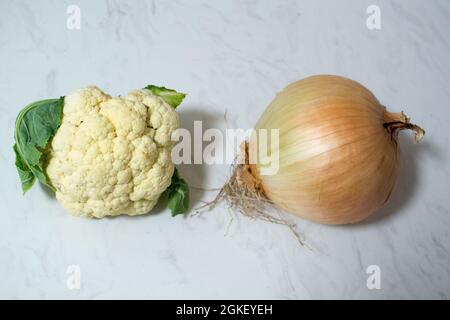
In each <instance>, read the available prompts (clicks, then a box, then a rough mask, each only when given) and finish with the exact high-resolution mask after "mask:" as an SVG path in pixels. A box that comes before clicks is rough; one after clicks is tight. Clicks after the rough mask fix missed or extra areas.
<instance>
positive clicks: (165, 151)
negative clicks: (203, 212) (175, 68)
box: [14, 86, 188, 218]
mask: <svg viewBox="0 0 450 320" xmlns="http://www.w3.org/2000/svg"><path fill="white" fill-rule="evenodd" d="M175 94H177V95H178V96H176V95H175ZM179 95H182V96H179ZM174 98H175V99H178V101H175V102H174V100H173V99H174ZM182 98H184V94H180V93H177V92H175V91H173V90H170V89H166V88H164V87H155V86H148V87H146V89H142V90H135V91H132V92H131V93H129V94H128V96H126V97H117V98H112V97H111V96H109V95H108V94H106V93H104V92H103V91H101V90H100V89H99V88H97V87H95V86H91V87H87V88H84V89H80V90H78V91H76V92H74V93H72V94H71V95H68V96H66V97H65V98H61V99H63V100H62V101H61V99H53V100H44V102H45V103H44V102H37V103H35V104H32V105H35V107H34V108H31V110H33V112H34V113H35V115H31V116H30V115H29V113H30V109H28V110H27V108H28V107H27V108H25V109H24V110H23V111H22V113H23V114H22V113H21V114H22V118H21V114H19V117H18V120H17V122H16V145H15V146H14V150H15V151H16V166H17V168H18V171H19V176H20V178H21V180H22V187H23V190H24V192H25V191H26V190H28V189H29V188H30V187H31V186H32V184H33V182H34V178H35V177H36V178H38V179H39V180H40V181H41V182H43V183H44V184H46V185H47V186H49V187H50V188H52V189H53V190H54V191H55V193H56V198H57V199H58V201H59V202H60V203H61V204H62V206H63V207H64V208H66V209H67V210H68V211H70V212H71V213H73V214H75V215H79V216H85V217H95V218H102V217H104V216H116V215H120V214H127V215H139V214H144V213H147V212H149V211H150V210H151V209H152V208H153V207H154V206H155V204H156V203H157V201H158V198H159V197H160V196H161V194H162V193H163V192H164V191H165V190H166V189H168V188H169V186H171V183H173V182H175V188H176V187H178V186H179V183H180V181H182V182H183V183H184V184H185V182H184V180H182V179H181V178H179V175H178V173H177V174H174V165H173V163H172V161H171V150H172V141H171V135H172V132H173V131H174V130H175V129H176V128H178V125H179V120H178V114H177V113H176V111H175V109H174V107H173V106H174V105H175V107H176V106H177V105H178V104H179V103H180V102H181V100H182ZM58 107H60V109H61V110H62V114H60V115H59V119H60V123H57V122H58V121H57V118H58V115H55V114H54V113H57V112H56V111H58ZM61 110H59V112H60V113H61ZM24 111H26V112H24ZM36 114H38V115H39V117H37V116H36ZM27 116H28V118H27ZM52 117H53V118H55V119H56V120H55V119H53V118H52ZM40 118H45V119H44V121H41V122H43V123H38V124H35V123H34V122H35V120H30V119H40ZM27 119H28V120H27ZM26 121H28V123H26ZM30 121H31V123H30ZM52 121H54V124H53V125H50V126H49V125H48V124H49V123H50V124H51V123H52ZM22 122H25V126H26V127H36V128H37V129H36V130H28V131H30V132H31V133H33V132H37V133H35V136H38V137H40V136H43V137H41V138H38V139H35V140H37V141H36V143H35V148H36V149H37V151H38V152H40V153H41V154H39V155H36V154H34V153H33V152H29V149H30V148H29V147H28V146H27V145H28V143H23V142H24V141H28V139H29V138H30V137H29V136H25V137H21V132H22V131H23V128H22V127H23V125H22V127H21V123H22ZM45 122H47V124H46V123H45ZM55 126H57V127H56V128H53V127H55ZM40 127H43V128H40ZM49 127H50V129H49ZM39 128H40V130H38V129H39ZM31 129H33V128H31ZM52 130H53V132H52ZM39 132H40V133H39ZM31 133H28V135H31ZM34 138H36V137H34ZM39 147H40V148H39ZM42 148H45V150H44V151H42V150H41V149H42ZM30 155H31V156H30ZM33 155H34V158H33ZM36 158H38V159H37V160H36ZM27 169H29V170H28V171H27ZM174 179H175V181H174ZM30 180H32V181H30ZM186 189H187V187H186V186H184V191H186ZM169 191H171V192H170V193H172V195H174V196H176V199H175V200H174V199H169V203H172V204H173V203H174V202H177V203H178V211H183V212H184V211H185V209H187V208H183V210H180V208H179V204H180V201H181V203H182V205H183V206H184V207H187V204H186V201H188V195H187V194H186V193H185V194H184V196H183V197H182V198H179V195H180V193H179V192H178V191H177V190H175V189H173V190H170V188H169ZM169 198H170V195H169ZM176 207H177V204H175V206H174V207H171V209H172V213H174V208H175V209H176ZM175 211H176V210H175ZM176 213H180V212H175V214H176Z"/></svg>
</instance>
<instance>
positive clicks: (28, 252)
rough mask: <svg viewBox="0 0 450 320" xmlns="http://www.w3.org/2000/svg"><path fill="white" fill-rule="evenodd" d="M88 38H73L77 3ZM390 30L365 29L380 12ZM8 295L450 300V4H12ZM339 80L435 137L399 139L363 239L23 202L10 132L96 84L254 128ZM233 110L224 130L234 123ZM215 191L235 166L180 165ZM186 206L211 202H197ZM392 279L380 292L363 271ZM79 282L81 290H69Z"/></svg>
mask: <svg viewBox="0 0 450 320" xmlns="http://www.w3.org/2000/svg"><path fill="white" fill-rule="evenodd" d="M69 4H77V5H78V6H79V7H80V9H81V29H80V30H69V29H67V28H66V20H67V17H68V15H67V14H66V9H67V5H69ZM371 4H376V5H378V6H379V7H380V9H381V30H369V29H368V28H367V27H366V19H367V17H368V14H367V13H366V9H367V7H368V6H369V5H371ZM0 12H1V13H2V18H1V20H0V92H1V94H0V135H1V141H0V142H1V146H2V147H1V149H0V157H1V159H0V161H1V163H0V166H1V168H0V172H1V182H0V201H1V209H0V298H69V299H70V298H89V299H90V298H212V299H214V298H255V299H258V298H275V299H285V298H288V299H295V298H352V299H353V298H370V299H378V298H449V297H450V253H449V251H450V239H449V227H450V214H449V213H450V212H449V200H448V198H449V186H450V171H449V169H450V167H449V156H450V152H449V150H450V148H449V139H448V132H449V129H448V124H449V120H450V119H449V118H450V116H449V113H448V112H449V111H448V110H449V102H450V86H449V82H450V40H449V39H450V35H449V31H450V20H449V16H450V2H449V1H419V0H417V1H406V0H404V1H400V0H397V1H356V0H355V1H331V0H329V1H272V0H267V1H249V0H247V1H241V0H239V1H238V0H235V1H206V0H205V1H192V0H190V1H187V0H186V1H161V0H155V1H77V0H73V1H70V2H69V1H56V0H55V1H6V0H0ZM318 73H332V74H340V75H343V76H347V77H350V78H353V79H355V80H357V81H359V82H361V83H363V84H364V85H366V86H367V87H368V88H370V89H371V90H372V91H373V92H374V93H375V95H376V96H377V97H378V98H379V99H380V101H381V102H382V103H383V104H385V105H386V106H388V108H389V109H390V110H392V111H400V110H404V111H405V112H406V113H407V115H408V116H410V117H411V118H412V120H413V121H415V122H417V123H418V124H420V125H421V126H423V127H424V128H425V129H426V131H427V134H426V136H425V139H424V141H423V143H421V144H419V145H414V144H413V143H412V136H411V135H410V134H405V133H403V134H402V136H401V139H400V140H401V147H402V153H403V154H402V156H403V158H402V166H403V167H402V171H401V175H400V178H399V181H398V184H397V187H396V189H395V192H394V194H393V195H392V197H391V199H390V201H389V203H388V205H387V206H386V207H384V208H383V209H382V210H381V211H380V212H379V213H378V214H377V215H376V216H375V217H373V218H371V219H370V220H368V221H366V222H364V223H361V224H358V225H353V226H323V225H317V224H313V223H309V222H306V221H303V220H300V219H296V220H295V221H296V222H297V225H298V228H299V230H300V231H301V233H302V234H303V235H304V237H305V238H306V241H307V243H308V244H309V246H310V247H311V250H309V249H307V248H304V247H300V246H298V244H297V243H296V242H295V240H294V239H293V236H292V234H291V233H289V232H288V231H287V230H286V228H283V227H281V226H276V225H271V224H268V223H264V222H259V221H252V220H249V219H246V218H242V217H235V219H234V220H233V222H232V223H231V226H230V228H229V229H228V231H227V225H228V224H229V222H230V214H229V211H228V210H227V209H226V208H225V207H224V206H222V207H219V208H217V209H215V210H214V211H211V212H208V213H205V214H204V215H203V216H202V217H186V218H183V217H176V218H171V216H170V213H169V211H168V210H162V209H159V210H156V211H157V212H155V213H154V214H149V215H146V216H142V217H135V218H129V217H119V218H115V219H103V220H88V219H83V218H77V217H73V216H71V215H69V214H68V213H67V212H65V211H64V209H62V208H61V206H60V205H59V204H58V203H57V201H56V200H55V199H54V197H53V196H52V195H51V194H50V193H49V192H47V191H46V190H44V188H42V187H41V186H35V187H34V188H33V189H32V190H31V191H30V192H29V193H28V194H27V195H26V196H22V194H21V190H20V184H19V180H18V176H17V173H16V170H15V167H14V155H13V152H12V149H11V146H12V144H13V132H14V120H15V117H16V115H17V113H18V112H19V110H20V109H21V108H23V107H24V106H25V105H27V104H28V103H30V102H32V101H34V100H40V99H44V98H48V97H59V96H61V95H67V94H68V93H70V92H72V91H73V90H75V89H77V88H80V87H84V86H86V85H90V84H95V85H98V86H99V87H100V88H102V89H104V90H105V91H106V92H109V93H110V94H113V95H118V94H126V93H127V92H128V91H130V90H132V89H135V88H141V87H143V86H145V85H147V84H150V83H153V84H160V85H166V86H168V87H173V88H175V89H178V90H180V91H183V92H187V93H188V96H187V98H186V100H185V102H184V103H183V105H182V106H181V107H180V114H181V118H182V126H183V127H186V128H192V123H193V121H194V120H203V121H204V124H205V126H208V127H219V128H226V127H230V128H238V127H239V128H251V127H252V126H253V125H254V124H255V122H256V120H257V118H258V116H259V115H260V114H261V113H262V111H263V110H264V109H265V107H266V106H267V104H268V103H269V102H270V100H271V99H272V98H273V97H274V95H275V93H276V92H277V91H279V90H280V89H282V88H283V87H284V86H285V85H287V84H288V83H289V82H292V81H294V80H298V79H300V78H303V77H306V76H309V75H312V74H318ZM225 113H226V119H227V121H225V118H224V114H225ZM181 172H182V174H183V176H185V177H186V179H187V180H188V181H189V183H190V184H191V185H193V186H197V187H205V188H208V187H218V186H220V185H222V184H223V182H224V181H225V180H226V178H227V175H228V173H229V169H228V167H227V166H206V165H205V166H200V165H195V166H182V167H181ZM191 192H192V194H191V196H192V205H193V206H194V207H195V206H198V205H199V204H200V203H199V200H201V199H203V200H210V199H211V198H212V197H214V193H212V192H201V191H198V190H197V191H196V190H192V191H191ZM372 264H375V265H378V266H379V267H380V268H381V289H380V290H368V288H367V287H366V279H367V277H368V275H367V274H366V268H367V267H368V266H369V265H372ZM69 265H78V266H79V267H80V268H81V288H80V290H69V289H68V288H67V286H66V280H67V277H68V275H67V274H66V269H67V267H68V266H69Z"/></svg>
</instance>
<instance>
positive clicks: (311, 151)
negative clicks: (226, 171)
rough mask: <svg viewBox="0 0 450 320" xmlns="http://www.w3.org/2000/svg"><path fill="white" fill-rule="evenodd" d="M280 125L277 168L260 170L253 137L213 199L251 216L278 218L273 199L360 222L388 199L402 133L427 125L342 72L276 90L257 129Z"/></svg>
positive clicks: (328, 218) (326, 218)
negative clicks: (271, 207) (385, 102)
mask: <svg viewBox="0 0 450 320" xmlns="http://www.w3.org/2000/svg"><path fill="white" fill-rule="evenodd" d="M255 129H256V131H257V132H258V131H259V130H261V129H269V130H270V129H278V130H279V146H276V145H275V146H269V147H268V148H269V155H270V154H275V153H276V152H278V161H279V168H278V172H276V173H275V174H272V175H264V174H262V173H261V172H262V168H263V167H264V165H265V164H262V163H261V162H260V159H258V155H259V154H264V153H263V152H266V150H262V149H261V146H260V145H261V144H259V143H257V141H256V139H255V138H254V136H252V138H250V141H249V142H248V143H246V145H245V146H244V150H243V156H244V159H245V161H244V163H243V164H240V165H237V166H235V168H234V172H233V175H232V176H231V178H230V180H229V181H228V182H227V184H226V185H225V186H224V187H223V189H222V190H221V192H220V193H219V195H218V197H217V198H216V200H215V202H217V201H218V200H221V199H223V198H225V199H226V200H227V201H228V203H229V204H230V205H231V206H232V207H236V208H238V209H239V210H240V211H241V212H242V213H244V214H245V215H249V216H256V217H258V216H259V217H262V218H263V219H266V220H270V221H273V222H278V223H280V222H281V220H279V219H278V218H275V217H274V216H273V215H271V214H268V213H267V212H266V211H265V209H266V208H265V207H263V205H262V203H264V202H266V203H271V204H274V205H276V206H277V207H280V208H282V209H284V210H286V211H288V212H290V213H293V214H295V215H297V216H299V217H302V218H305V219H308V220H311V221H315V222H319V223H325V224H347V223H355V222H358V221H361V220H363V219H365V218H367V217H368V216H369V215H371V214H372V213H373V212H374V211H376V210H377V209H378V208H380V207H381V206H382V205H383V204H384V203H385V202H386V201H387V200H388V199H389V196H390V194H391V192H392V189H393V187H394V185H395V181H396V179H397V176H398V169H399V146H398V141H397V136H398V132H399V131H400V130H403V129H411V130H413V131H415V139H416V142H418V141H419V140H420V139H421V138H422V136H423V135H424V133H425V132H424V130H423V129H421V128H420V127H418V126H416V125H414V124H411V123H410V122H409V119H408V118H407V117H406V116H405V115H404V114H403V112H401V113H392V112H388V111H387V110H386V108H385V107H383V106H382V105H381V104H380V103H379V102H378V100H377V99H376V98H375V96H374V95H373V94H372V93H371V92H370V91H369V90H368V89H366V88H365V87H364V86H362V85H361V84H359V83H357V82H355V81H353V80H350V79H346V78H343V77H340V76H332V75H318V76H312V77H309V78H306V79H303V80H300V81H297V82H294V83H292V84H290V85H289V86H287V87H286V88H285V89H284V90H282V91H281V92H280V93H278V94H277V96H276V97H275V99H274V100H273V101H272V103H271V104H270V105H269V106H268V108H267V109H266V110H265V112H264V113H263V115H262V116H261V118H260V119H259V120H258V122H257V124H256V127H255ZM249 159H256V160H255V163H251V162H250V161H249Z"/></svg>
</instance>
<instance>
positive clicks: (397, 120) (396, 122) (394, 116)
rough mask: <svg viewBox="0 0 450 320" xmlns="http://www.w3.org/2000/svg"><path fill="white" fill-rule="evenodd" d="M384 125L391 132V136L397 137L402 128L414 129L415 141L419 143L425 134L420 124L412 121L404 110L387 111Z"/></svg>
mask: <svg viewBox="0 0 450 320" xmlns="http://www.w3.org/2000/svg"><path fill="white" fill-rule="evenodd" d="M383 127H384V128H386V130H387V131H388V132H389V134H390V135H391V137H393V138H395V139H396V138H397V136H398V133H399V132H400V131H401V130H413V131H414V133H415V136H414V142H415V143H418V142H419V141H420V140H421V139H422V138H423V136H424V135H425V130H423V129H422V128H421V127H419V126H418V125H415V124H413V123H411V122H410V119H409V118H408V117H407V116H406V115H405V114H404V113H403V111H402V112H387V111H386V112H385V113H384V123H383Z"/></svg>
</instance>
